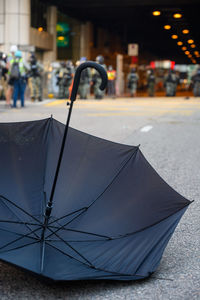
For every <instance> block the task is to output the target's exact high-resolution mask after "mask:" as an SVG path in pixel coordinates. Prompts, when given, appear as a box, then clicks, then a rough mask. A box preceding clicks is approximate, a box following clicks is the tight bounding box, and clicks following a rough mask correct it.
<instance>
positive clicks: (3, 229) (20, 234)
mask: <svg viewBox="0 0 200 300" xmlns="http://www.w3.org/2000/svg"><path fill="white" fill-rule="evenodd" d="M0 230H2V231H6V232H10V233H14V234H17V235H19V236H23V237H24V235H23V234H22V233H19V232H16V231H11V230H8V229H5V228H1V227H0ZM30 238H32V239H34V240H38V238H36V237H30Z"/></svg>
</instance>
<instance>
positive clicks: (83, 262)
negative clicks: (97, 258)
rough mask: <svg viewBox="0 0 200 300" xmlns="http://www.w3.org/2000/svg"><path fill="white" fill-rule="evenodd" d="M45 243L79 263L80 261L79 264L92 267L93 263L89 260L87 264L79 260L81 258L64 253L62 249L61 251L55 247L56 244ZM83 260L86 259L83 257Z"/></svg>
mask: <svg viewBox="0 0 200 300" xmlns="http://www.w3.org/2000/svg"><path fill="white" fill-rule="evenodd" d="M46 244H47V245H49V246H50V247H52V248H54V249H56V250H57V251H59V252H61V253H62V254H63V255H65V256H68V257H69V258H71V259H74V260H76V261H78V262H79V263H81V264H83V265H85V266H87V267H90V268H92V267H93V265H92V264H91V263H90V262H89V265H88V264H86V263H85V262H83V261H81V260H79V259H77V258H75V257H73V256H71V255H70V254H67V253H65V252H64V251H62V250H61V249H59V248H57V247H56V246H53V245H51V244H50V243H48V242H46ZM85 260H86V259H85ZM86 261H87V260H86Z"/></svg>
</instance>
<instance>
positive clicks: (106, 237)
mask: <svg viewBox="0 0 200 300" xmlns="http://www.w3.org/2000/svg"><path fill="white" fill-rule="evenodd" d="M63 226H65V225H63ZM49 227H51V228H55V229H57V230H56V231H55V232H58V230H61V229H62V230H66V231H72V232H77V233H83V234H88V235H94V236H98V237H102V238H104V239H105V240H110V239H111V238H110V237H109V236H106V235H101V234H97V233H92V232H87V231H81V230H76V229H71V228H69V229H68V228H64V227H63V228H60V227H56V226H49ZM61 227H62V226H61ZM53 234H54V232H52V233H51V234H50V235H48V236H47V238H48V237H50V236H52V235H53ZM99 241H102V239H101V240H99Z"/></svg>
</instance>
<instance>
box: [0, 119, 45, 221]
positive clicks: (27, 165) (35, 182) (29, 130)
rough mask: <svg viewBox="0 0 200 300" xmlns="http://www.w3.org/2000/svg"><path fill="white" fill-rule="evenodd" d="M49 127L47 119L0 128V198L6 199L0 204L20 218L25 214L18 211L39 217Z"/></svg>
mask: <svg viewBox="0 0 200 300" xmlns="http://www.w3.org/2000/svg"><path fill="white" fill-rule="evenodd" d="M49 124H50V120H49V119H46V120H41V121H32V122H19V123H1V124H0V160H1V168H0V179H1V180H0V195H1V196H4V197H5V198H6V199H8V201H6V199H4V200H3V201H4V203H6V205H7V206H8V207H9V209H10V210H11V211H14V212H15V214H17V215H18V216H19V217H21V218H24V215H25V214H24V213H23V212H22V210H20V208H23V209H24V210H25V211H26V212H29V213H30V214H32V215H39V214H41V212H42V209H43V206H44V188H43V186H44V171H45V164H46V152H47V136H48V128H49ZM0 201H2V199H0ZM9 201H10V202H9ZM13 203H14V204H17V205H18V206H19V207H20V208H17V207H16V206H15V205H14V204H13Z"/></svg>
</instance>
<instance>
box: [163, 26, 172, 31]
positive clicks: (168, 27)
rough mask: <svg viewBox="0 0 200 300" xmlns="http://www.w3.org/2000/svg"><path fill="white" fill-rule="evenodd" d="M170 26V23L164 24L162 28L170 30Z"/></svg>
mask: <svg viewBox="0 0 200 300" xmlns="http://www.w3.org/2000/svg"><path fill="white" fill-rule="evenodd" d="M171 28H172V27H171V25H165V26H164V29H166V30H170V29H171Z"/></svg>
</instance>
